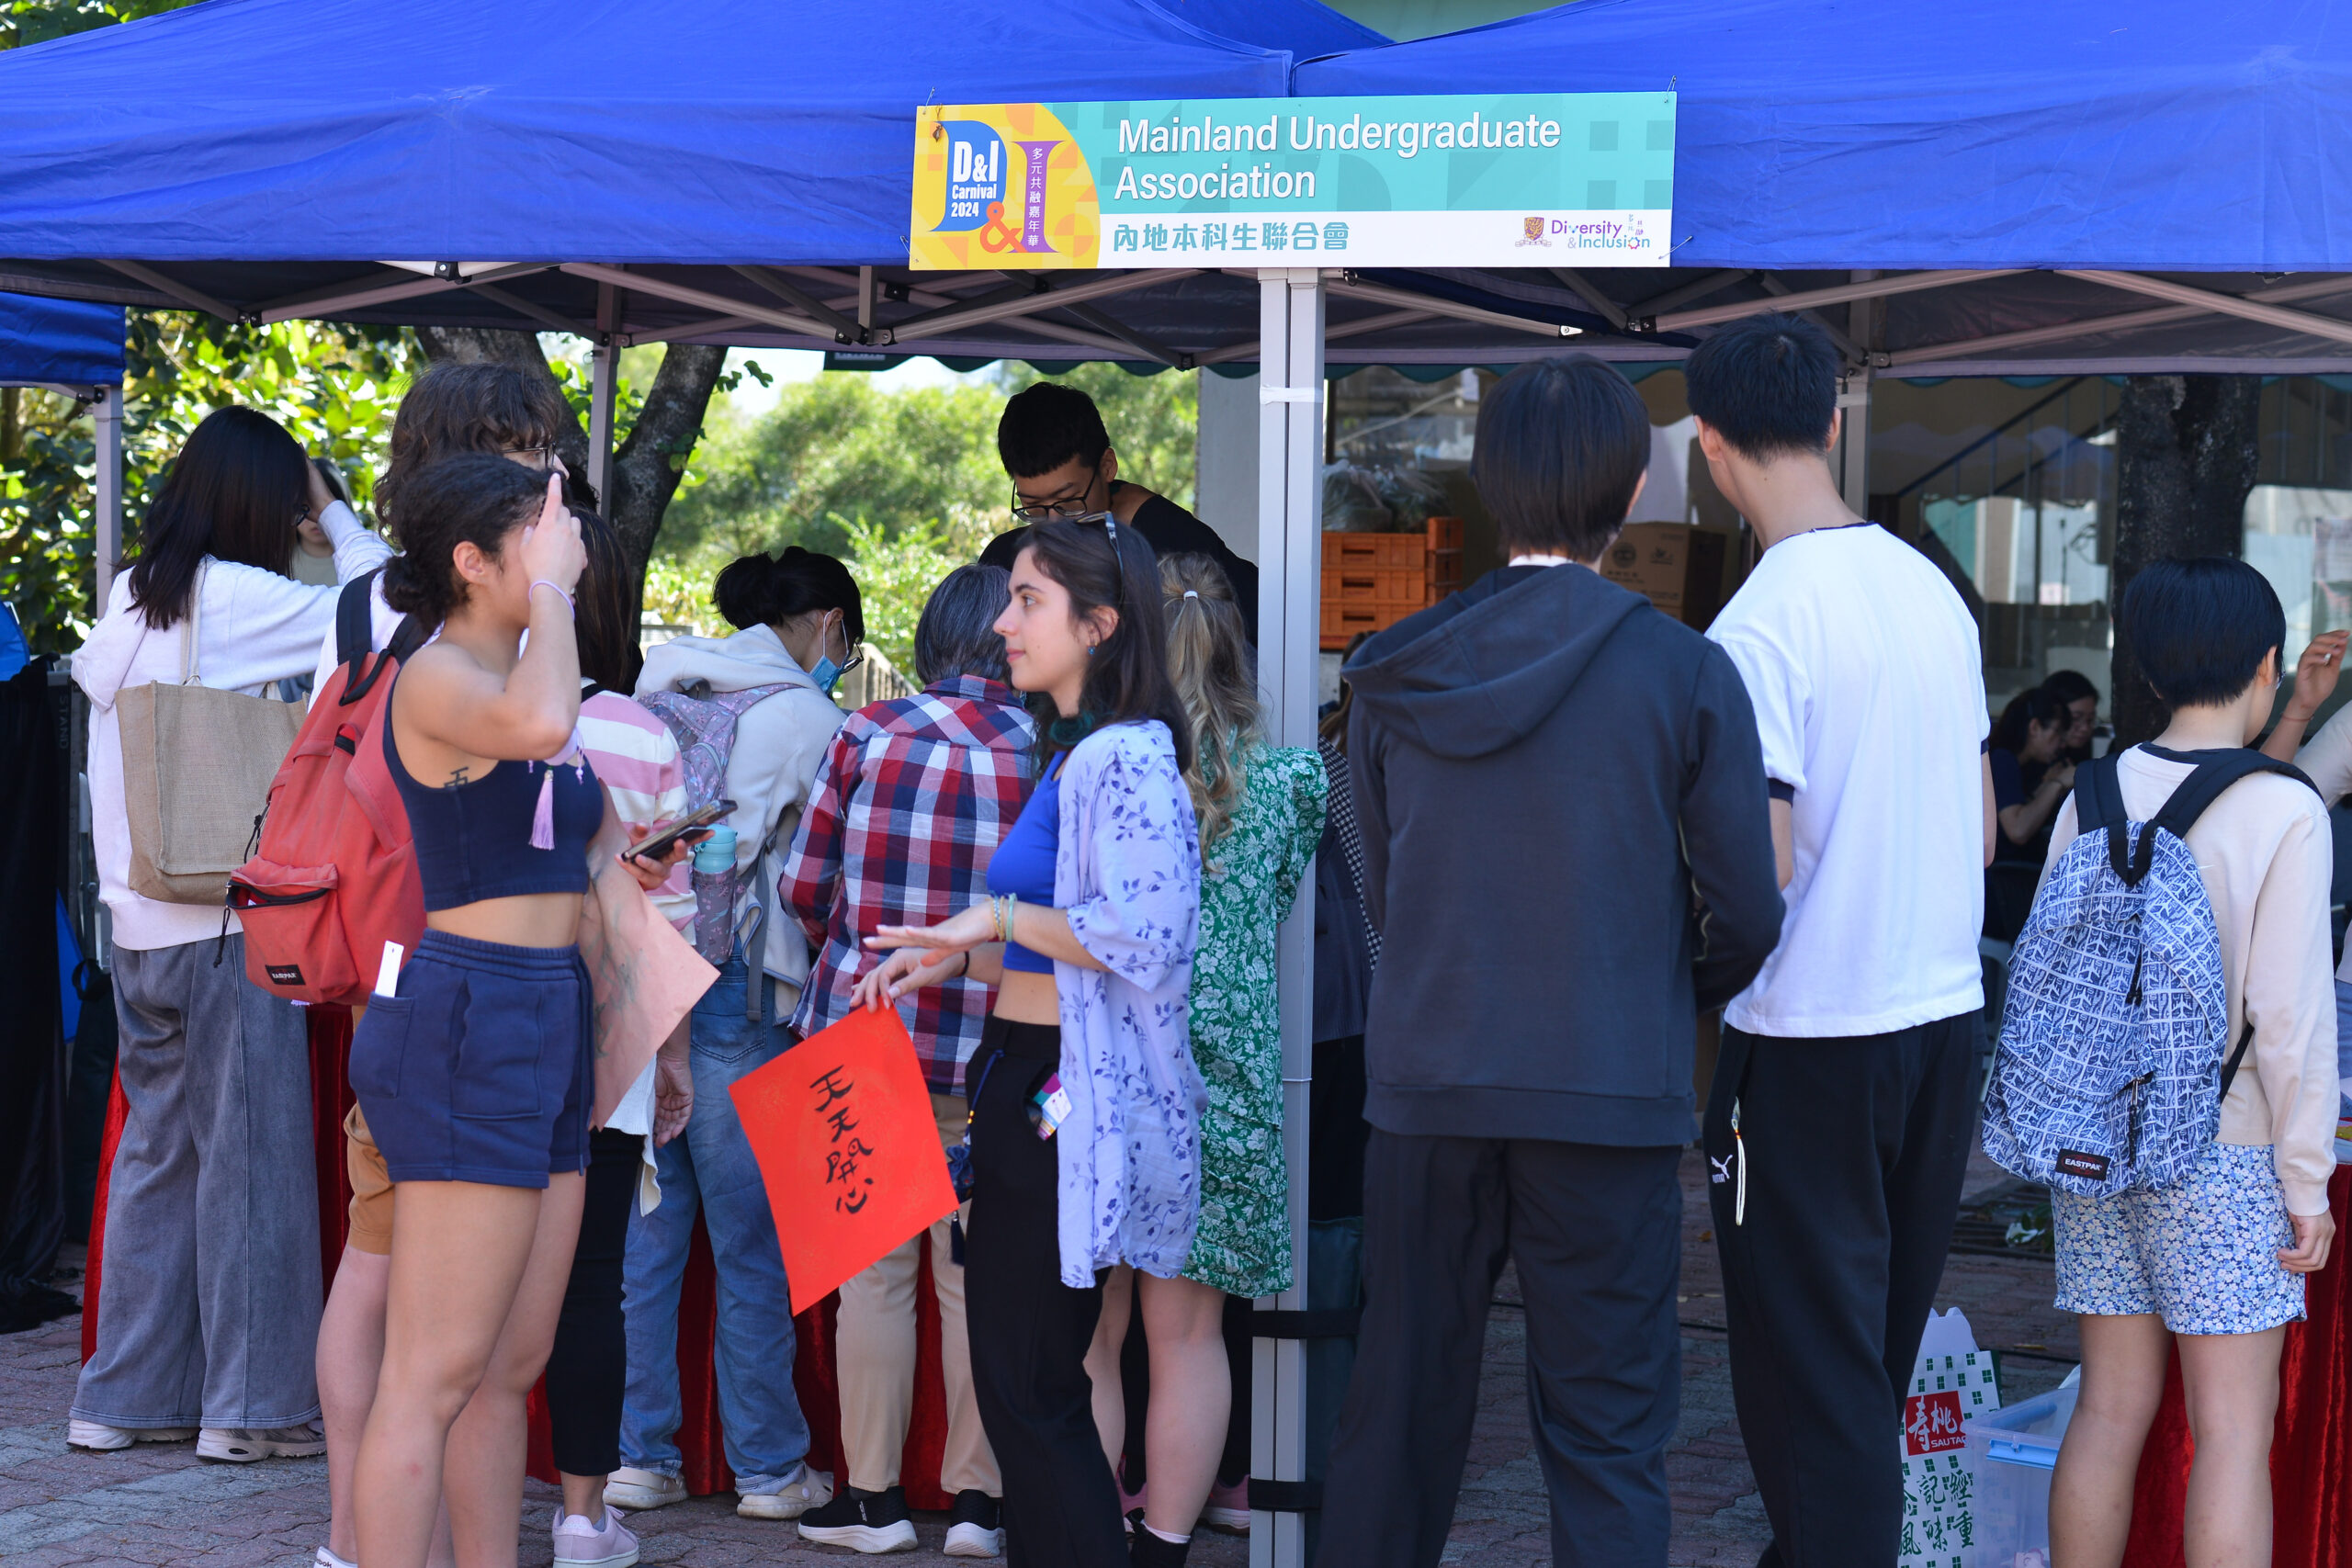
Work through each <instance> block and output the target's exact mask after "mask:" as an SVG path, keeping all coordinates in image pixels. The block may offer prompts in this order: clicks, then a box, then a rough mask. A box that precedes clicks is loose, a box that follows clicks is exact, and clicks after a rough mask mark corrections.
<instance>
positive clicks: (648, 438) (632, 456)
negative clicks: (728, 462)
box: [417, 327, 727, 626]
mask: <svg viewBox="0 0 2352 1568" xmlns="http://www.w3.org/2000/svg"><path fill="white" fill-rule="evenodd" d="M417 337H418V339H419V341H421V342H422V343H423V344H424V355H425V357H426V358H427V359H430V360H433V361H435V363H438V362H440V361H442V360H452V361H456V362H458V363H460V364H476V363H480V362H482V361H494V362H498V363H502V364H508V365H519V366H522V367H525V368H526V369H536V370H537V372H538V373H539V374H540V375H542V376H545V377H547V378H548V379H549V380H551V381H552V380H553V379H554V373H553V372H552V371H550V370H549V369H548V361H547V355H545V354H544V353H542V352H541V351H540V348H539V339H538V334H537V333H524V332H506V331H503V330H501V329H499V328H494V327H419V328H418V329H417ZM726 363H727V351H726V350H725V349H723V348H714V347H711V346H708V345H707V344H670V345H669V346H668V347H667V348H665V349H663V350H662V368H661V369H660V370H658V371H656V372H655V373H654V377H653V385H652V387H651V388H650V389H648V390H647V392H646V394H645V401H644V404H643V406H642V407H641V408H640V409H639V411H638V416H637V423H635V424H634V425H632V426H631V427H630V428H629V433H628V439H626V440H624V441H623V442H621V444H620V446H618V447H617V448H616V450H615V451H614V453H613V481H612V493H611V494H610V495H606V496H603V497H597V496H596V495H595V494H594V492H593V491H589V490H588V488H587V474H588V431H587V427H586V426H585V425H583V424H582V423H580V422H579V421H578V420H576V419H575V420H574V421H573V422H572V423H571V426H570V427H569V428H567V429H566V430H564V431H563V432H562V433H561V434H560V435H559V436H558V437H557V442H556V446H557V449H558V450H559V451H560V453H561V455H562V457H563V464H564V467H565V468H569V469H571V473H572V478H573V479H574V481H575V484H574V486H573V487H572V488H573V489H574V490H575V491H576V492H577V493H576V494H575V496H574V499H575V500H577V501H578V502H581V503H582V504H584V505H589V506H600V508H601V510H602V512H603V513H604V516H605V520H606V521H607V522H609V523H611V524H612V525H613V530H614V532H615V533H616V534H618V535H619V536H620V540H621V548H622V549H623V550H625V551H626V552H627V553H628V562H629V567H630V572H629V576H628V582H627V585H626V595H627V597H626V603H625V605H624V608H625V609H626V610H627V612H628V614H627V617H626V619H625V620H624V622H623V624H624V625H627V626H634V625H636V624H637V622H638V619H639V615H640V614H641V613H642V610H643V606H644V604H645V566H646V562H647V561H648V560H650V558H652V555H653V541H654V540H655V539H656V538H658V537H659V536H661V533H662V515H663V513H666V512H668V511H669V509H670V498H671V497H673V496H674V495H676V494H677V493H678V481H679V479H681V478H683V477H684V473H685V468H686V459H687V457H689V456H691V455H692V454H693V452H694V449H695V441H696V440H697V439H699V438H700V436H701V434H702V421H703V415H704V414H705V413H706V412H708V410H709V408H710V394H711V390H712V389H713V388H715V387H716V386H717V385H718V373H719V371H720V369H721V368H722V367H724V366H725V365H726Z"/></svg>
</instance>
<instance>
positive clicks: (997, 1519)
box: [944, 1490, 1004, 1557]
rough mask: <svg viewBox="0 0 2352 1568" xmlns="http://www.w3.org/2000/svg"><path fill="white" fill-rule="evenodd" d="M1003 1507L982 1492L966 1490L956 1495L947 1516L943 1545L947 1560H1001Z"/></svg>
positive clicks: (1002, 1550)
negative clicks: (956, 1558) (945, 1537)
mask: <svg viewBox="0 0 2352 1568" xmlns="http://www.w3.org/2000/svg"><path fill="white" fill-rule="evenodd" d="M1003 1513H1004V1505H1002V1504H1001V1503H999V1502H998V1501H997V1500H996V1499H995V1498H993V1497H991V1496H989V1495H988V1494H987V1493H985V1492H979V1491H971V1490H967V1491H963V1492H958V1493H956V1506H955V1508H954V1510H953V1511H952V1512H950V1513H949V1514H948V1516H947V1520H948V1523H947V1545H946V1547H945V1548H944V1551H946V1554H947V1555H948V1556H950V1557H1001V1556H1002V1555H1003V1554H1004V1521H1003Z"/></svg>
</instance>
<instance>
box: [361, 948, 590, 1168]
mask: <svg viewBox="0 0 2352 1568" xmlns="http://www.w3.org/2000/svg"><path fill="white" fill-rule="evenodd" d="M399 990H400V994H399V995H397V996H392V997H375V998H370V999H369V1001H368V1016H367V1017H366V1018H364V1019H362V1020H360V1022H359V1029H358V1032H356V1033H355V1034H354V1035H353V1036H352V1041H351V1087H352V1090H353V1092H355V1093H356V1094H357V1095H358V1097H359V1105H360V1109H361V1110H362V1111H365V1112H366V1113H367V1116H368V1131H369V1132H370V1133H372V1134H375V1137H376V1146H377V1147H378V1148H379V1149H380V1150H381V1151H382V1152H383V1156H384V1165H385V1168H386V1169H387V1170H388V1171H389V1172H390V1176H391V1179H393V1180H394V1181H481V1182H488V1183H491V1184H492V1185H494V1186H499V1187H545V1186H546V1185H547V1184H548V1173H550V1172H553V1171H571V1170H585V1169H586V1168H587V1167H588V1111H589V1106H590V1103H591V1102H592V1101H593V1100H594V1078H593V1076H592V1075H593V1072H594V1066H593V1060H594V1037H593V1035H592V1032H591V1020H592V1016H593V1014H592V1010H593V1007H594V1002H593V1000H592V998H591V996H590V993H589V987H588V969H587V965H585V964H582V963H581V961H580V950H579V949H578V948H576V947H509V946H507V945H506V944H505V943H503V942H476V941H475V940H473V939H472V938H471V937H462V936H452V935H450V934H449V933H448V932H447V931H426V932H425V933H424V941H423V942H419V943H418V944H417V949H416V953H415V955H414V956H413V957H412V958H411V959H410V960H409V961H408V963H407V964H406V965H404V966H403V967H402V968H401V978H400V987H399Z"/></svg>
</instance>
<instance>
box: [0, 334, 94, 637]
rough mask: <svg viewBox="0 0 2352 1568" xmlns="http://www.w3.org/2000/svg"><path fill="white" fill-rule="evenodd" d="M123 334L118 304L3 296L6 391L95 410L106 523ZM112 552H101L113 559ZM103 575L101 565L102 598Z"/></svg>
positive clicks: (1, 355)
mask: <svg viewBox="0 0 2352 1568" xmlns="http://www.w3.org/2000/svg"><path fill="white" fill-rule="evenodd" d="M123 331H124V329H123V319H122V307H121V306H119V305H101V304H94V303H90V302H87V301H85V300H80V299H43V298H40V297H39V296H36V295H30V294H5V293H0V387H40V388H43V389H47V390H49V391H52V392H62V393H63V394H65V395H66V396H67V397H70V398H72V399H74V400H75V401H76V402H78V403H81V404H82V405H84V406H85V407H87V408H88V409H89V410H90V411H91V415H92V418H93V419H94V421H95V422H96V427H97V453H96V458H97V474H96V491H97V493H96V498H95V499H96V508H97V514H98V516H99V517H100V518H101V519H102V520H103V519H116V518H119V516H120V515H121V512H122V373H123V347H122V345H123ZM118 537H119V536H118ZM109 550H110V547H102V548H101V550H100V552H99V553H100V555H101V557H102V558H105V559H107V560H110V559H111V555H110V553H109ZM105 572H106V568H105V566H103V565H102V566H101V567H100V582H99V588H100V592H104V590H105V581H104V577H105ZM19 646H20V647H21V644H20V645H19Z"/></svg>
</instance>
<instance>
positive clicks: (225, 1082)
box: [74, 936, 320, 1428]
mask: <svg viewBox="0 0 2352 1568" xmlns="http://www.w3.org/2000/svg"><path fill="white" fill-rule="evenodd" d="M216 953H218V955H219V962H218V963H217V964H216V963H215V962H214V959H215V955H216ZM114 996H115V1013H116V1016H117V1018H118V1020H119V1022H120V1024H121V1030H122V1043H121V1049H120V1053H119V1055H118V1056H117V1058H116V1062H117V1067H118V1070H119V1073H120V1074H121V1077H122V1092H123V1098H124V1099H125V1100H128V1101H129V1102H130V1119H129V1120H128V1121H127V1122H125V1123H124V1125H123V1129H122V1140H121V1142H120V1143H119V1145H117V1146H116V1149H115V1156H114V1168H113V1175H112V1177H111V1178H110V1182H109V1186H108V1190H107V1228H106V1254H105V1258H104V1259H103V1260H102V1263H101V1268H102V1269H103V1273H102V1276H101V1278H100V1281H99V1292H98V1333H97V1350H96V1354H95V1355H93V1356H92V1357H91V1358H90V1359H89V1361H88V1363H87V1364H86V1365H85V1366H84V1367H83V1369H82V1379H81V1382H80V1384H79V1386H78V1387H76V1388H75V1390H74V1416H75V1418H76V1419H79V1420H85V1421H99V1422H104V1423H105V1424H106V1425H107V1426H109V1427H251V1428H269V1427H293V1426H299V1425H300V1424H301V1423H303V1422H306V1421H311V1420H315V1419H316V1418H317V1416H318V1414H319V1391H318V1377H317V1372H316V1369H315V1366H314V1360H315V1357H316V1353H317V1343H318V1331H319V1311H320V1299H319V1298H320V1284H319V1203H318V1189H317V1176H316V1168H315V1164H314V1159H313V1156H312V1153H311V1062H310V1048H309V1043H308V1032H307V1031H306V1029H305V1027H304V1019H303V1014H302V1012H301V1010H300V1009H298V1008H296V1007H295V1006H294V1005H293V1004H292V1003H290V1002H287V1001H283V1000H280V999H279V998H276V997H272V996H270V995H268V994H267V993H266V992H265V991H263V990H261V989H260V988H259V987H255V986H254V985H253V984H252V982H250V981H248V980H247V979H246V978H245V955H244V938H243V937H242V936H232V937H231V938H230V939H229V941H228V945H227V949H226V951H225V952H221V951H220V948H219V945H218V944H217V943H216V942H209V941H208V942H186V943H183V944H181V945H179V946H176V947H159V948H151V949H148V950H147V951H144V952H138V951H133V950H130V949H127V948H118V949H116V950H115V965H114Z"/></svg>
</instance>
